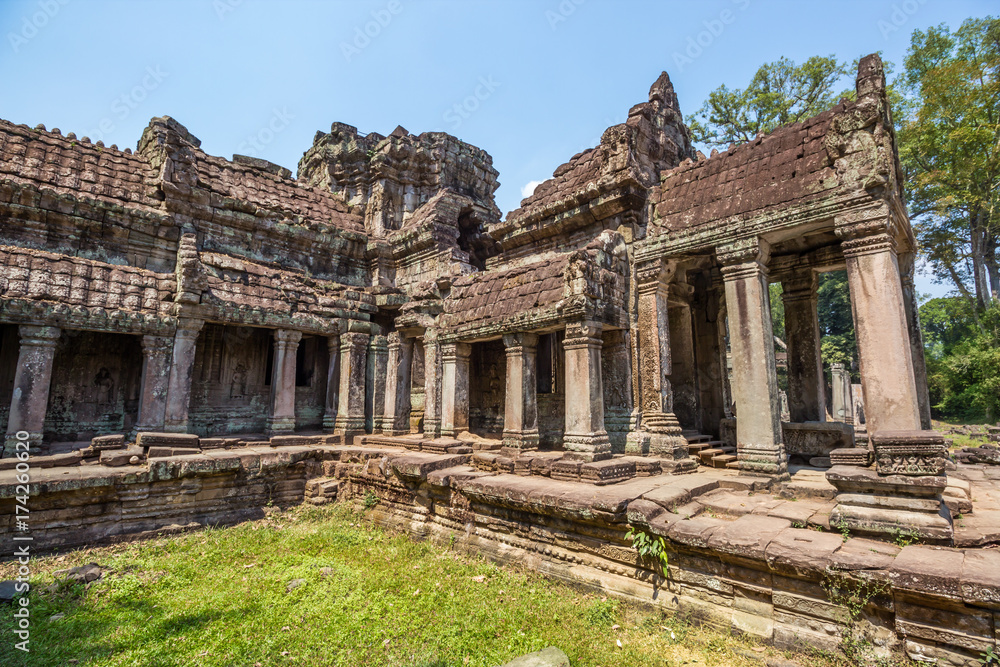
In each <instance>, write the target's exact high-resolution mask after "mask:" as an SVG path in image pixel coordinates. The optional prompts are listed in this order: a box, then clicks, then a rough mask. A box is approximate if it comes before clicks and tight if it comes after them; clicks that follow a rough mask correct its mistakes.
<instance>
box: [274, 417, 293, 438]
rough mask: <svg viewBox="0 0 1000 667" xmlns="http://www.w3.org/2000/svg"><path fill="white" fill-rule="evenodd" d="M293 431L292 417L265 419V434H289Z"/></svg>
mask: <svg viewBox="0 0 1000 667" xmlns="http://www.w3.org/2000/svg"><path fill="white" fill-rule="evenodd" d="M292 433H295V418H294V417H271V418H269V419H268V420H267V435H268V436H272V435H290V434H292Z"/></svg>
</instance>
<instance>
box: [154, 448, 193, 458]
mask: <svg viewBox="0 0 1000 667" xmlns="http://www.w3.org/2000/svg"><path fill="white" fill-rule="evenodd" d="M195 454H201V450H200V449H189V448H187V447H150V448H149V449H148V450H147V451H146V457H147V458H150V459H164V458H167V457H170V456H194V455H195Z"/></svg>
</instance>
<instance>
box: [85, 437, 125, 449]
mask: <svg viewBox="0 0 1000 667" xmlns="http://www.w3.org/2000/svg"><path fill="white" fill-rule="evenodd" d="M124 446H125V436H124V435H99V436H97V437H96V438H91V440H90V447H91V449H93V451H95V452H100V451H103V450H105V449H120V448H121V447H124Z"/></svg>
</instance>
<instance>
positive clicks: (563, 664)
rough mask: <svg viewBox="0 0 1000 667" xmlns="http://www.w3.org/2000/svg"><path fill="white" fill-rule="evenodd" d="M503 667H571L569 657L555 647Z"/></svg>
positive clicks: (525, 656)
mask: <svg viewBox="0 0 1000 667" xmlns="http://www.w3.org/2000/svg"><path fill="white" fill-rule="evenodd" d="M501 667H570V664H569V656H567V655H566V654H565V653H563V652H562V651H560V650H559V649H558V648H556V647H555V646H549V647H548V648H544V649H542V650H541V651H535V652H534V653H529V654H528V655H522V656H521V657H520V658H515V659H514V660H511V661H510V662H508V663H506V664H504V665H502V666H501Z"/></svg>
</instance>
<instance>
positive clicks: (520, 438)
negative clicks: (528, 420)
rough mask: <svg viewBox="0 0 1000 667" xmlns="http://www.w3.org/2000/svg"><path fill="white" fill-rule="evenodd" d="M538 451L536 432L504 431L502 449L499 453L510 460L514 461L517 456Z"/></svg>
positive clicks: (533, 430) (534, 430)
mask: <svg viewBox="0 0 1000 667" xmlns="http://www.w3.org/2000/svg"><path fill="white" fill-rule="evenodd" d="M536 449H538V430H537V429H532V430H530V431H504V432H503V447H502V448H501V449H500V453H501V454H502V455H503V456H507V457H509V458H512V459H516V458H517V457H518V455H519V454H522V453H524V452H531V451H534V450H536Z"/></svg>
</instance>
